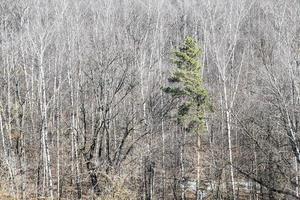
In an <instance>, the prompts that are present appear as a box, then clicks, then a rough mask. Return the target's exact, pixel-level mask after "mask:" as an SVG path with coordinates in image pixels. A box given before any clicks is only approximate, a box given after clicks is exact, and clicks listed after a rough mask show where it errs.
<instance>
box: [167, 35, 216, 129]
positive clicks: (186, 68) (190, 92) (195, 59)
mask: <svg viewBox="0 0 300 200" xmlns="http://www.w3.org/2000/svg"><path fill="white" fill-rule="evenodd" d="M200 56H201V49H200V48H199V47H198V45H197V43H196V41H195V40H194V39H193V38H191V37H188V38H186V39H185V41H184V44H183V45H182V46H181V47H180V48H179V49H178V50H176V51H175V52H174V58H173V63H174V64H175V65H176V69H175V71H174V72H173V73H172V75H171V77H170V78H169V79H168V81H169V83H170V86H169V87H166V88H163V90H164V92H166V93H168V94H170V95H172V97H174V98H180V99H181V102H182V103H181V104H180V106H179V108H178V121H179V123H180V124H181V125H183V126H184V127H185V128H187V129H188V130H190V131H191V130H193V129H196V132H197V133H199V130H200V129H202V128H203V126H204V112H205V110H207V109H209V108H210V107H211V106H210V105H209V101H208V93H207V90H206V89H205V88H204V86H203V81H202V76H201V67H202V66H201V64H200V62H199V58H200Z"/></svg>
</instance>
